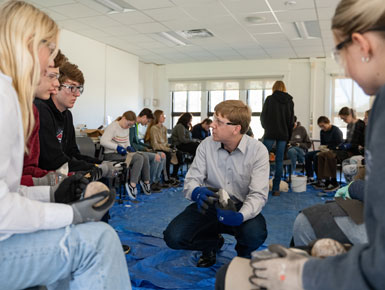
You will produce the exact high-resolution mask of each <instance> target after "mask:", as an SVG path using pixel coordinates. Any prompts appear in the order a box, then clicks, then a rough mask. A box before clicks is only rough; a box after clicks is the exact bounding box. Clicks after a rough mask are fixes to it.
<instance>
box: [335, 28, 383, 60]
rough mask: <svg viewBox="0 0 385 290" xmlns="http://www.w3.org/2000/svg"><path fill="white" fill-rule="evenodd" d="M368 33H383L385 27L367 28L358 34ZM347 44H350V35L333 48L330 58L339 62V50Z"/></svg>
mask: <svg viewBox="0 0 385 290" xmlns="http://www.w3.org/2000/svg"><path fill="white" fill-rule="evenodd" d="M369 31H385V26H379V27H373V28H369V29H367V30H365V31H362V32H358V33H360V34H364V33H366V32H369ZM349 42H352V35H351V34H350V35H349V37H348V38H346V39H345V40H343V41H341V42H340V43H338V44H337V45H336V46H335V47H334V49H333V52H332V57H333V59H334V60H335V61H336V62H337V63H339V62H340V50H341V49H343V48H344V47H345V46H346V45H347V44H348V43H349Z"/></svg>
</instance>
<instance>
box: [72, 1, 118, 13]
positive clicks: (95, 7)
mask: <svg viewBox="0 0 385 290" xmlns="http://www.w3.org/2000/svg"><path fill="white" fill-rule="evenodd" d="M77 2H79V3H81V4H83V5H84V6H87V7H88V8H90V9H92V10H95V11H98V12H99V13H100V14H104V15H106V14H107V13H108V12H110V11H111V9H110V8H108V7H106V6H103V5H101V4H99V3H98V2H96V1H95V0H77Z"/></svg>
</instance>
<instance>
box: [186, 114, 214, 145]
mask: <svg viewBox="0 0 385 290" xmlns="http://www.w3.org/2000/svg"><path fill="white" fill-rule="evenodd" d="M212 122H213V121H212V120H211V119H210V118H206V119H204V120H203V121H202V122H200V123H199V124H196V125H195V126H194V127H193V128H192V130H191V137H192V138H194V139H198V140H204V139H205V138H206V137H208V136H211V133H210V125H211V123H212Z"/></svg>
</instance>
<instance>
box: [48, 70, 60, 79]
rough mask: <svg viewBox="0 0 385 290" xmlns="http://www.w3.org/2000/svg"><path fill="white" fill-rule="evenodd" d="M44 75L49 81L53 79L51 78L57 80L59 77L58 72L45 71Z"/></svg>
mask: <svg viewBox="0 0 385 290" xmlns="http://www.w3.org/2000/svg"><path fill="white" fill-rule="evenodd" d="M45 76H46V77H47V78H49V79H50V80H51V81H53V80H58V79H59V77H60V74H57V73H47V72H46V73H45Z"/></svg>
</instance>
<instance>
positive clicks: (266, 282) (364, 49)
mask: <svg viewBox="0 0 385 290" xmlns="http://www.w3.org/2000/svg"><path fill="white" fill-rule="evenodd" d="M384 24H385V5H384V1H383V0H342V1H341V2H340V3H339V4H338V6H337V8H336V11H335V14H334V17H333V19H332V30H333V34H334V40H335V45H336V46H335V49H334V54H335V57H336V59H337V61H339V62H340V64H341V65H342V66H343V67H344V68H345V71H346V75H348V76H350V77H351V78H352V79H353V80H355V81H356V82H357V83H358V85H359V86H360V87H361V88H362V89H363V91H364V92H365V93H366V94H367V95H374V94H377V97H376V100H375V102H374V104H373V107H372V111H371V114H370V118H369V125H368V128H367V130H366V142H365V146H366V147H365V150H366V152H365V155H366V158H365V160H366V170H367V171H366V184H365V210H364V220H365V224H366V232H367V234H368V242H367V243H365V244H358V245H354V246H353V248H351V249H350V251H349V252H348V253H346V254H343V255H338V256H336V257H329V258H326V259H316V258H312V259H309V258H307V257H304V256H302V255H299V254H296V253H294V252H293V251H291V250H289V249H286V248H284V247H282V246H277V247H274V248H271V250H273V251H274V252H277V253H278V256H279V257H280V258H277V259H268V260H260V261H252V263H251V266H252V267H250V260H247V259H245V260H244V261H242V262H240V263H237V264H233V265H232V263H233V262H232V263H231V264H230V266H229V270H230V269H231V268H232V269H234V270H236V271H230V273H228V274H227V275H228V277H226V288H227V289H240V290H242V289H250V288H249V287H253V288H254V287H255V286H254V285H257V287H258V289H259V288H267V289H275V290H280V289H285V290H292V289H312V290H318V289H385V279H384V275H383V270H384V268H385V243H384V239H385V216H384V208H385V195H384V188H385V179H384V176H385V167H384V164H385V155H384V153H383V151H384V148H385V136H384V127H385V26H384ZM368 102H369V100H368ZM233 261H234V260H233ZM237 271H239V272H237ZM232 274H235V275H236V279H234V280H233V279H232V278H231V275H232ZM229 275H230V276H229ZM250 275H252V276H251V277H250ZM234 278H235V276H234ZM249 278H250V281H251V282H252V283H253V284H254V285H253V286H252V285H249V286H248V287H237V288H231V286H232V285H234V284H233V283H231V282H232V281H233V282H235V283H236V282H239V281H245V282H246V283H247V284H249V283H248V281H249ZM235 285H238V284H235ZM217 289H220V288H217Z"/></svg>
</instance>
